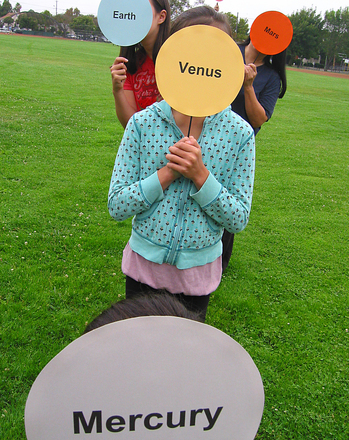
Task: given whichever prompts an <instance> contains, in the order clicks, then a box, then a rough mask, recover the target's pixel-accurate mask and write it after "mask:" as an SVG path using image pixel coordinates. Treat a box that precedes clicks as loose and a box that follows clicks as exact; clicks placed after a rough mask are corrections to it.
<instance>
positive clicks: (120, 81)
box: [110, 57, 128, 94]
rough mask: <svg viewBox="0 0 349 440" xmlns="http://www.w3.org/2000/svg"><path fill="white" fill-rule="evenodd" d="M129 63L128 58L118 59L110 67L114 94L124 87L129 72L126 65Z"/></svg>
mask: <svg viewBox="0 0 349 440" xmlns="http://www.w3.org/2000/svg"><path fill="white" fill-rule="evenodd" d="M127 61H128V59H127V58H124V57H117V58H115V61H114V63H113V65H112V66H111V67H110V73H111V78H112V83H113V93H114V94H117V93H118V92H119V91H120V90H122V89H123V87H124V82H125V80H126V71H127V67H126V65H125V63H127Z"/></svg>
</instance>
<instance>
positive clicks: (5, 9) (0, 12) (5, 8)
mask: <svg viewBox="0 0 349 440" xmlns="http://www.w3.org/2000/svg"><path fill="white" fill-rule="evenodd" d="M9 12H13V10H12V5H11V3H10V2H9V1H8V0H4V2H3V4H2V5H1V6H0V17H3V16H4V15H6V14H8V13H9Z"/></svg>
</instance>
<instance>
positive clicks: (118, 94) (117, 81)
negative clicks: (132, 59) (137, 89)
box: [110, 57, 137, 128]
mask: <svg viewBox="0 0 349 440" xmlns="http://www.w3.org/2000/svg"><path fill="white" fill-rule="evenodd" d="M127 61H128V60H127V59H126V58H124V57H117V58H116V59H115V61H114V63H113V65H112V66H111V67H110V73H111V77H112V85H113V95H114V101H115V110H116V115H117V117H118V119H119V121H120V123H121V125H122V126H123V127H124V128H125V127H126V125H127V122H128V121H129V119H130V118H131V116H133V115H134V114H135V113H136V111H137V105H136V100H135V97H134V94H133V91H132V90H124V83H125V81H126V71H127V68H126V64H125V63H127Z"/></svg>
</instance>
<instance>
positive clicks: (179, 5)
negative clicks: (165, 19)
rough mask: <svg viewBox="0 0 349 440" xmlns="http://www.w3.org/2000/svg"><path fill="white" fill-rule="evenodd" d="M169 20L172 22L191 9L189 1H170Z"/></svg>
mask: <svg viewBox="0 0 349 440" xmlns="http://www.w3.org/2000/svg"><path fill="white" fill-rule="evenodd" d="M170 6H171V19H172V20H173V19H174V18H176V17H177V16H178V15H179V14H181V13H182V12H184V11H186V10H187V9H190V8H191V5H190V3H189V0H170Z"/></svg>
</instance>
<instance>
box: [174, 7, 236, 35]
mask: <svg viewBox="0 0 349 440" xmlns="http://www.w3.org/2000/svg"><path fill="white" fill-rule="evenodd" d="M197 24H204V25H208V26H215V27H218V28H219V29H221V30H222V31H224V32H226V33H227V34H228V35H229V36H230V37H231V36H232V33H231V27H230V24H229V20H228V17H227V16H226V15H225V14H221V13H219V12H217V11H215V10H214V9H213V8H211V7H210V6H198V7H196V8H192V9H188V10H187V11H184V12H182V14H180V15H179V16H178V17H177V18H176V19H175V20H174V22H173V23H172V26H171V31H170V35H172V34H174V33H175V32H178V31H179V30H181V29H183V28H185V27H188V26H194V25H197Z"/></svg>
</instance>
